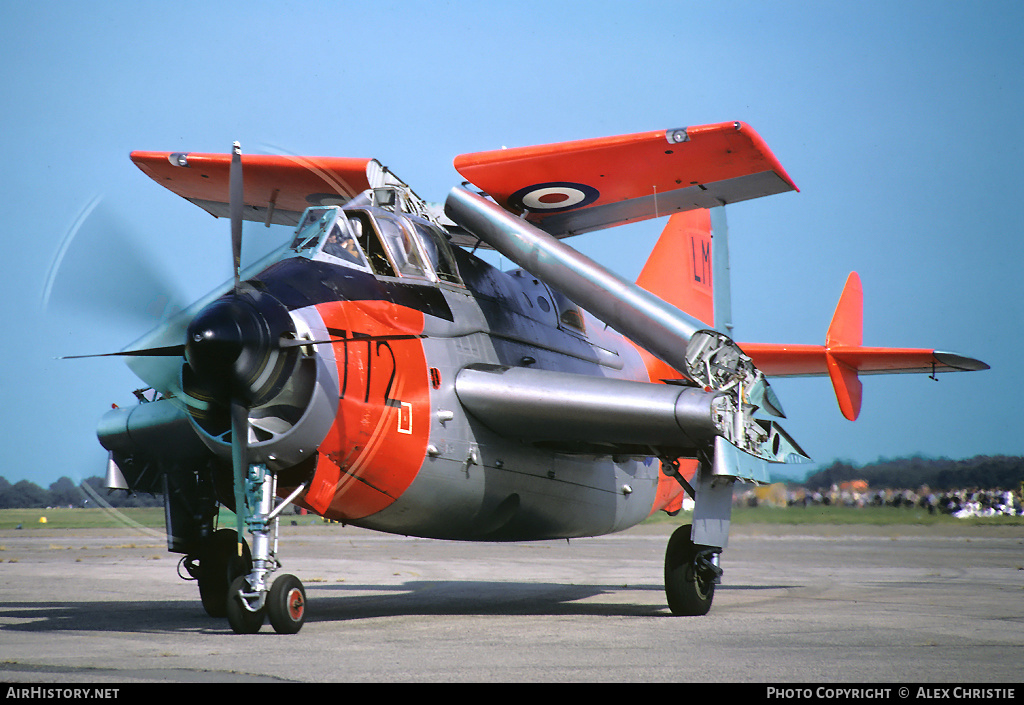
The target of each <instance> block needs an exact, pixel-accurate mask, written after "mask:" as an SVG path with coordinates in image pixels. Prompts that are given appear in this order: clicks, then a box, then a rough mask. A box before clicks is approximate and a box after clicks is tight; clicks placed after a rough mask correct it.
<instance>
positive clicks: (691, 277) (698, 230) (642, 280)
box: [636, 209, 715, 328]
mask: <svg viewBox="0 0 1024 705" xmlns="http://www.w3.org/2000/svg"><path fill="white" fill-rule="evenodd" d="M711 230H712V225H711V213H710V211H708V210H706V209H699V210H693V211H685V212H683V213H676V214H675V215H673V216H672V217H670V218H669V219H668V225H666V226H665V229H664V230H663V231H662V233H661V237H660V238H658V242H657V244H656V245H655V246H654V250H652V251H651V255H650V257H649V258H648V259H647V263H646V264H645V265H644V268H643V270H642V271H641V272H640V276H639V277H638V278H637V280H636V283H637V284H638V285H639V286H640V287H642V288H644V289H646V290H647V291H649V292H651V293H652V294H654V295H656V296H658V297H659V298H661V299H663V300H665V301H667V302H668V303H670V304H672V305H673V306H675V307H676V308H678V309H679V310H681V311H684V312H686V313H688V314H690V315H691V316H693V317H695V318H698V319H700V320H701V321H703V322H704V323H706V324H707V325H708V328H711V327H713V326H714V324H715V300H714V293H715V292H714V284H715V282H714V272H713V270H712V259H711V234H712V233H711Z"/></svg>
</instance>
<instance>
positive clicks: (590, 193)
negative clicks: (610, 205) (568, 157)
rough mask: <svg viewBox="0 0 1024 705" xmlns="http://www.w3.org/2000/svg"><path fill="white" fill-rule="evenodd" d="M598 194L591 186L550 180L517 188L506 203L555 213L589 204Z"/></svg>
mask: <svg viewBox="0 0 1024 705" xmlns="http://www.w3.org/2000/svg"><path fill="white" fill-rule="evenodd" d="M600 195H601V194H600V192H599V191H598V190H597V189H596V188H594V187H593V186H587V185H586V184H577V183H573V182H571V181H551V182H548V183H544V184H533V185H531V186H526V187H525V188H521V189H519V190H518V191H516V192H515V193H513V194H512V195H511V196H509V197H508V204H509V205H510V206H512V207H514V208H523V209H525V210H528V211H531V212H534V213H537V212H544V213H557V212H559V211H567V210H569V209H570V208H581V207H583V206H589V205H590V204H591V203H593V202H594V201H596V200H597V199H598V197H600Z"/></svg>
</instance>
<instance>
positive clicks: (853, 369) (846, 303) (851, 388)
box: [740, 272, 989, 421]
mask: <svg viewBox="0 0 1024 705" xmlns="http://www.w3.org/2000/svg"><path fill="white" fill-rule="evenodd" d="M862 330H863V293H862V289H861V283H860V277H859V276H858V275H857V273H856V272H853V273H851V274H850V276H849V278H847V280H846V286H845V287H844V288H843V294H842V296H840V298H839V304H838V305H837V306H836V312H835V314H834V315H833V317H832V323H831V324H830V325H829V328H828V333H827V334H826V336H825V345H785V344H772V343H741V344H740V347H741V348H742V350H743V352H745V353H746V354H747V355H749V356H750V359H751V360H753V362H754V364H755V365H756V366H757V368H758V369H759V370H761V371H762V372H763V373H764V374H765V375H767V376H769V377H815V376H824V375H828V377H829V379H830V380H831V381H832V386H833V388H834V389H835V392H836V400H837V401H838V402H839V408H840V410H841V411H842V412H843V416H845V417H846V418H848V419H850V420H851V421H854V420H856V418H857V416H858V415H859V413H860V407H861V399H862V385H861V381H860V376H861V375H866V374H867V375H871V374H915V373H916V374H921V373H923V374H929V375H934V374H937V373H939V372H972V371H978V370H987V369H989V366H988V365H987V364H985V363H984V362H982V361H981V360H976V359H974V358H971V357H967V356H964V355H959V354H957V353H949V352H940V351H937V350H929V349H922V348H879V347H864V346H863V345H861V341H862Z"/></svg>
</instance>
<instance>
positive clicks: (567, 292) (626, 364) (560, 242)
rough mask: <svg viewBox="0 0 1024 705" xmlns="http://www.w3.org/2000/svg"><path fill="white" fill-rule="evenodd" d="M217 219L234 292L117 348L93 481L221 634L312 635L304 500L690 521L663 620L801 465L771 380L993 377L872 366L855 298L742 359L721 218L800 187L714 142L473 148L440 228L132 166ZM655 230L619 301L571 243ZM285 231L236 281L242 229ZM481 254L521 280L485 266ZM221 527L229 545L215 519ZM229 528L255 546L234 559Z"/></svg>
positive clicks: (267, 186) (197, 160) (917, 364)
mask: <svg viewBox="0 0 1024 705" xmlns="http://www.w3.org/2000/svg"><path fill="white" fill-rule="evenodd" d="M131 159H132V160H133V161H134V163H135V164H136V165H137V166H138V167H139V168H140V169H141V170H142V171H143V172H144V173H145V174H146V175H147V176H149V177H150V178H152V179H153V180H154V181H156V182H157V183H158V184H160V185H161V186H164V187H166V188H168V189H169V190H171V191H172V192H174V193H176V194H178V195H180V196H182V197H184V198H186V199H188V200H189V201H191V202H192V203H194V204H196V205H198V206H199V207H201V208H203V209H205V210H206V211H208V212H209V213H211V214H212V215H214V216H216V217H226V218H228V219H229V221H230V224H231V242H232V252H233V257H234V276H233V279H232V280H230V281H228V282H226V283H225V284H224V285H222V286H221V287H219V288H217V289H216V290H214V291H212V292H211V293H210V294H208V295H207V296H206V297H204V298H203V299H201V300H200V301H197V302H195V303H194V304H192V305H191V306H189V307H188V308H186V309H185V310H183V311H181V312H180V313H179V314H177V315H176V316H174V317H172V318H170V319H169V320H167V321H165V322H163V323H162V324H161V325H160V326H158V327H157V328H156V329H154V330H152V331H151V332H149V333H148V334H146V335H145V336H143V337H142V338H140V339H139V340H137V341H135V342H134V343H132V344H131V345H129V346H127V347H126V348H125V349H124V350H122V351H120V352H116V353H108V354H110V355H116V356H122V357H125V358H126V360H127V363H128V365H129V367H130V368H131V370H132V371H133V372H134V373H135V374H136V375H137V376H138V377H139V378H140V379H142V380H143V381H144V382H145V384H147V385H149V387H148V389H147V390H139V392H138V393H137V394H136V396H137V397H138V398H139V400H140V401H139V403H138V404H137V405H134V406H132V407H130V408H115V409H113V410H111V411H109V412H108V413H107V414H106V415H105V416H104V417H103V419H102V420H101V422H100V425H99V429H98V436H99V440H100V442H101V444H102V445H103V446H104V447H105V448H106V449H107V450H108V451H109V462H108V468H107V485H108V487H110V488H119V489H125V490H129V491H134V492H153V493H157V494H162V495H163V498H164V503H165V508H166V512H165V513H166V530H167V546H168V550H169V551H171V552H175V553H180V554H182V563H183V565H184V567H185V568H186V569H187V571H188V572H189V573H190V574H191V576H192V577H194V578H196V579H197V581H198V584H199V593H200V599H201V602H202V604H203V607H204V608H205V609H206V611H207V612H208V613H209V614H210V615H211V616H215V617H222V618H223V617H226V618H227V620H228V622H229V624H230V626H231V628H232V629H233V630H234V631H235V632H238V633H253V632H256V631H258V630H259V629H260V628H261V627H262V625H263V623H264V621H265V620H268V619H269V621H270V623H271V625H272V626H273V628H274V630H276V631H277V632H279V633H295V632H298V631H299V630H300V629H301V628H302V625H303V623H304V621H305V618H306V595H305V589H304V587H303V585H302V582H301V581H300V580H299V579H298V578H297V577H295V576H294V575H290V574H283V573H281V572H280V568H281V562H280V560H279V558H278V555H279V554H278V524H279V517H280V515H281V513H282V511H283V510H284V509H285V508H286V507H288V506H290V505H297V506H298V507H301V508H304V509H306V510H308V511H310V512H313V513H315V514H317V515H319V516H322V517H324V518H326V519H329V520H333V521H338V522H344V523H346V524H352V525H355V526H359V527H365V528H367V529H373V530H377V531H382V532H389V533H395V534H404V535H410V536H418V537H428V538H438V539H452V540H464V541H531V540H541V539H555V538H576V537H585V536H596V535H602V534H607V533H611V532H617V531H622V530H624V529H627V528H629V527H631V526H634V525H636V524H638V523H640V522H641V521H643V520H644V519H645V518H647V517H648V516H650V515H651V514H653V513H655V512H659V511H664V512H667V513H669V514H672V515H675V514H676V513H677V512H679V511H680V509H681V507H682V504H683V500H684V497H687V496H688V497H691V498H692V499H693V500H694V501H695V505H694V509H693V519H692V523H690V524H684V525H682V526H680V527H678V528H677V529H676V530H675V532H674V533H673V535H672V536H671V538H670V540H669V542H668V546H667V549H666V554H665V564H664V576H665V591H666V597H667V601H668V605H669V608H670V610H671V612H672V613H673V614H677V615H702V614H706V613H707V612H708V610H709V609H710V607H711V603H712V600H713V597H714V591H715V585H716V584H719V583H720V580H721V576H722V569H721V567H720V565H719V556H720V554H721V553H722V551H723V549H724V548H725V547H726V546H727V543H728V532H729V523H730V516H731V506H732V494H733V486H734V484H735V483H737V482H747V483H765V482H768V481H769V468H770V466H771V464H773V463H785V462H801V461H806V460H807V458H806V454H805V453H804V452H803V451H802V450H801V449H800V446H799V445H798V444H797V443H796V441H794V440H793V438H792V437H790V436H789V434H787V433H786V432H785V431H784V430H783V429H782V427H781V426H780V425H779V424H778V422H777V421H775V420H773V419H767V418H764V416H774V417H783V416H784V415H783V411H782V405H781V403H780V401H779V399H778V397H777V396H776V395H775V393H774V392H773V390H772V388H771V387H770V386H769V383H768V378H769V377H773V376H790V375H821V376H826V375H827V376H828V377H829V378H830V379H831V381H832V384H833V387H834V389H835V392H836V396H837V399H838V401H839V406H840V409H841V411H842V413H843V414H844V415H845V416H846V417H847V418H849V419H851V420H853V419H855V418H856V417H857V415H858V413H859V410H860V406H861V396H862V392H861V384H860V381H859V375H861V374H880V373H895V372H923V373H928V374H933V373H937V372H952V371H965V370H980V369H986V368H987V367H988V366H987V365H985V364H984V363H982V362H980V361H978V360H974V359H972V358H969V357H964V356H961V355H956V354H952V353H944V352H937V351H934V350H926V349H905V348H877V347H865V346H863V345H862V340H861V329H862V326H861V318H862V313H861V312H862V291H861V284H860V280H859V278H858V276H857V275H856V274H851V275H850V278H849V279H848V280H847V282H846V286H845V288H844V290H843V294H842V297H841V299H840V301H839V304H838V306H837V309H836V312H835V316H834V318H833V320H832V323H831V325H830V327H829V328H828V333H827V335H826V340H825V344H824V345H820V346H814V345H778V344H748V343H739V344H737V343H736V342H734V341H733V339H732V333H731V323H730V302H729V287H728V272H727V267H728V250H727V239H726V231H725V219H724V206H725V205H726V204H729V203H735V202H739V201H743V200H747V199H751V198H757V197H761V196H767V195H771V194H775V193H782V192H786V191H793V190H796V186H795V185H794V183H793V181H792V180H791V179H790V177H789V176H788V175H787V174H786V172H785V170H784V169H783V168H782V166H781V165H780V164H779V162H778V160H777V159H776V158H775V156H774V155H773V154H772V153H771V151H770V150H769V149H768V147H767V145H766V144H765V143H764V141H763V140H762V139H761V137H760V136H759V135H758V134H757V133H756V132H754V130H752V129H751V128H750V127H749V126H748V125H746V124H744V123H740V122H727V123H719V124H712V125H703V126H695V127H687V128H685V129H670V130H657V131H651V132H645V133H638V134H630V135H623V136H616V137H610V138H599V139H587V140H579V141H574V142H566V143H559V144H551V145H543V146H535V147H523V148H513V149H500V150H494V151H488V152H479V153H474V154H464V155H461V156H459V157H457V158H456V159H455V162H454V165H455V168H456V169H457V170H458V171H459V173H460V174H461V175H462V176H463V177H464V178H465V179H466V182H465V183H464V184H463V185H461V186H457V187H455V188H453V189H452V191H451V192H450V194H448V196H447V200H446V202H445V204H444V206H443V208H442V207H441V206H439V205H436V204H430V203H427V202H426V201H424V200H422V199H421V198H420V197H419V196H417V195H416V194H415V193H414V192H413V191H412V189H411V188H410V187H409V186H408V185H407V184H405V183H404V182H403V181H401V180H400V179H399V178H398V177H397V176H395V175H394V174H393V173H391V172H390V171H389V170H388V169H386V168H385V167H383V166H382V165H381V164H380V163H379V162H378V161H376V160H374V159H351V158H328V157H293V156H269V155H245V156H243V155H242V154H241V149H240V148H239V146H238V145H237V143H236V144H235V146H234V148H233V150H232V153H231V154H199V153H178V152H174V153H171V152H133V153H132V155H131ZM662 217H666V218H667V222H666V225H665V227H664V230H663V232H662V233H661V235H660V237H659V239H658V241H657V244H656V246H655V248H654V250H653V252H652V253H651V255H650V258H649V260H648V261H647V263H646V265H645V266H644V268H643V271H642V272H641V275H640V277H639V279H638V280H637V281H636V282H633V281H629V280H627V279H625V278H624V277H621V276H619V275H617V274H615V273H614V272H612V271H611V270H609V269H607V268H606V267H604V266H602V265H600V264H598V263H597V262H595V261H593V260H591V259H590V258H588V257H586V256H584V255H583V254H581V253H580V252H578V251H576V250H575V249H573V248H572V247H570V246H569V245H568V244H567V243H566V239H567V238H569V237H571V236H577V235H581V234H583V233H586V232H589V231H593V230H597V229H600V228H607V227H612V226H616V225H620V224H624V223H632V222H638V221H641V220H645V219H649V218H662ZM243 221H256V222H262V223H264V224H267V225H269V224H284V225H290V226H294V227H295V234H294V237H293V238H292V239H290V241H288V242H286V243H284V244H282V245H281V247H280V248H278V249H276V250H275V251H273V252H271V253H270V254H268V255H267V256H265V257H264V258H263V259H261V260H260V261H259V262H257V263H255V264H253V265H251V266H249V267H246V268H245V269H243V268H242V267H241V257H240V253H241V250H242V223H243ZM481 247H482V248H491V249H493V250H496V251H497V252H499V253H501V254H502V255H503V256H504V257H506V258H508V259H509V260H511V261H512V262H514V263H515V264H516V265H517V267H518V268H517V269H513V270H511V271H500V270H499V269H497V268H495V267H493V266H491V265H489V264H487V263H486V262H485V261H483V260H482V259H481V258H479V257H477V256H476V251H477V249H478V248H481ZM221 506H225V507H228V508H230V509H231V510H233V511H234V512H235V514H236V516H237V522H236V525H235V526H234V527H231V528H228V527H219V526H218V525H217V516H218V511H219V507H221ZM246 534H248V536H249V540H246Z"/></svg>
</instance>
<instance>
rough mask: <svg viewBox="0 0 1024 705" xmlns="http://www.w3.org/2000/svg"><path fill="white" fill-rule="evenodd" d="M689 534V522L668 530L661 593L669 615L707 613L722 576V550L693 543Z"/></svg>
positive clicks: (690, 529) (690, 530)
mask: <svg viewBox="0 0 1024 705" xmlns="http://www.w3.org/2000/svg"><path fill="white" fill-rule="evenodd" d="M691 534H692V527H691V525H690V524H683V525H682V526H680V527H679V528H677V529H676V530H675V531H674V532H672V536H671V538H669V540H668V548H667V549H666V550H665V596H666V597H667V598H668V607H669V609H670V610H672V614H674V615H679V616H700V615H705V614H707V613H708V610H710V609H711V601H712V600H713V599H714V597H715V585H716V584H717V583H719V582H720V581H721V576H722V569H721V568H719V567H718V556H719V553H720V552H721V550H722V549H720V548H715V547H712V546H701V545H698V544H695V543H694V542H693V539H692V538H691Z"/></svg>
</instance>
